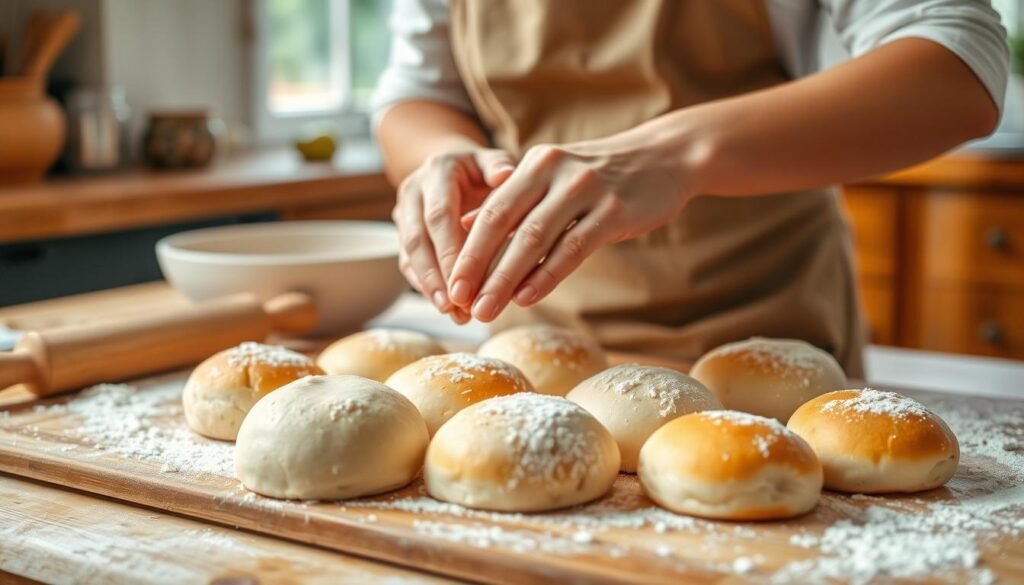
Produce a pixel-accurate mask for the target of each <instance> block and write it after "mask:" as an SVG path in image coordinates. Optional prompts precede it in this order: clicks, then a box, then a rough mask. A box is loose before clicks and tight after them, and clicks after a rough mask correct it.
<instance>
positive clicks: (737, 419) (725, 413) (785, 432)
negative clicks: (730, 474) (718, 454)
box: [700, 410, 795, 460]
mask: <svg viewBox="0 0 1024 585" xmlns="http://www.w3.org/2000/svg"><path fill="white" fill-rule="evenodd" d="M700 414H701V416H703V417H705V418H708V419H711V420H712V421H713V422H714V424H716V425H719V426H720V425H721V424H722V423H723V422H728V423H731V424H734V425H738V426H749V427H758V428H759V429H760V430H761V431H762V432H760V433H758V434H756V435H753V437H752V440H753V442H754V446H755V447H756V448H757V450H758V452H759V453H760V454H761V457H763V458H765V459H768V458H769V457H770V456H771V449H772V445H774V444H775V443H776V442H777V441H779V440H780V439H783V438H793V437H795V435H794V434H793V431H790V430H789V429H787V428H786V427H785V426H783V425H782V423H780V422H779V421H777V420H775V419H774V418H766V417H763V416H757V415H754V414H748V413H746V412H738V411H735V410H705V411H704V412H702V413H700ZM723 455H727V454H726V453H723ZM726 460H727V459H726Z"/></svg>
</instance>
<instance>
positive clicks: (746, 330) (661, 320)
mask: <svg viewBox="0 0 1024 585" xmlns="http://www.w3.org/2000/svg"><path fill="white" fill-rule="evenodd" d="M451 17H452V18H451V23H452V24H451V35H452V44H453V49H454V54H455V58H456V63H457V65H458V67H459V70H460V73H461V75H462V79H463V82H464V83H465V84H466V88H467V91H468V92H469V95H470V97H471V99H472V101H473V104H474V105H475V107H476V110H477V113H478V114H479V116H480V118H481V121H482V122H483V124H484V126H485V127H486V128H487V129H488V130H489V131H490V132H491V135H492V136H493V139H494V142H495V144H496V145H497V146H499V147H501V148H505V149H508V150H509V151H511V152H512V153H513V154H515V155H516V156H519V155H521V154H522V153H523V152H524V151H525V150H526V149H528V148H529V147H530V146H533V145H535V144H540V143H556V144H557V143H565V142H572V141H577V140H585V139H590V138H597V137H601V136H607V135H609V134H613V133H616V132H620V131H623V130H626V129H628V128H631V127H633V126H636V125H637V124H640V123H641V122H644V121H646V120H649V119H651V118H654V117H656V116H658V115H660V114H663V113H665V112H669V111H671V110H675V109H678V108H684V107H687V106H690V105H693V104H697V103H700V102H704V101H708V100H713V99H717V98H723V97H727V96H732V95H737V94H742V93H745V92H749V91H753V90H756V89H759V88H764V87H768V86H771V85H775V84H778V83H782V82H784V81H786V80H787V78H786V76H785V74H784V72H783V70H782V68H781V66H780V63H779V60H778V58H777V55H776V52H775V47H774V43H773V39H772V31H771V28H770V24H769V20H768V15H767V13H766V9H765V7H764V4H763V0H650V1H643V0H452V2H451ZM532 321H546V322H553V323H558V324H562V325H567V326H571V327H576V328H579V329H584V330H587V331H589V332H590V333H592V334H593V335H595V336H596V337H597V338H598V339H599V340H600V341H601V342H602V343H603V344H604V345H605V346H606V347H610V348H614V349H619V350H623V351H631V352H644V353H650V354H655V355H661V356H664V357H668V358H676V359H683V360H688V361H692V360H694V359H696V358H697V357H699V356H700V355H701V354H702V353H704V352H706V351H707V350H709V349H711V348H714V347H716V346H718V345H720V344H722V343H725V342H729V341H736V340H740V339H746V338H747V337H750V336H753V335H762V336H767V337H792V338H798V339H805V340H807V341H809V342H811V343H813V344H815V345H817V346H819V347H822V348H824V349H826V350H828V351H830V352H832V353H833V354H834V355H835V356H836V357H837V358H838V359H839V361H840V362H841V363H842V364H843V366H844V368H845V369H846V372H847V374H848V375H849V376H851V377H861V376H862V375H863V369H862V368H863V366H862V355H861V352H862V329H861V322H860V319H859V313H858V308H857V301H856V292H855V286H854V278H853V271H852V261H851V248H850V242H849V232H848V230H847V228H846V225H845V223H844V220H843V217H842V215H841V214H840V211H839V206H838V202H837V198H836V195H835V193H834V192H832V191H827V190H814V191H806V192H799V193H786V194H779V195H768V196H758V197H710V196H703V197H698V198H696V199H694V200H693V201H692V202H691V203H690V204H688V205H687V206H686V208H685V209H683V211H682V212H681V213H680V214H679V215H678V216H677V217H675V218H672V219H671V220H670V221H669V223H668V225H667V226H665V227H664V228H660V229H658V230H655V231H654V232H652V233H650V234H648V235H646V236H643V237H641V238H637V239H634V240H630V241H627V242H622V243H620V244H614V245H610V246H606V247H605V248H603V249H601V250H600V251H598V252H597V253H595V254H594V255H593V256H592V257H591V258H589V259H588V260H587V261H586V262H584V264H583V265H582V266H581V267H580V268H579V269H578V270H576V272H574V273H573V274H572V275H571V276H570V277H569V278H567V279H566V280H565V281H564V282H563V283H562V284H561V285H559V287H558V288H557V289H556V290H555V291H554V292H553V293H552V294H551V295H550V296H549V297H548V298H546V299H544V300H543V301H542V302H541V303H539V304H538V305H537V306H535V307H533V308H531V309H528V310H524V309H520V308H518V307H514V306H512V307H510V308H509V309H507V310H506V311H505V312H504V313H503V314H502V316H501V317H500V318H499V320H498V321H497V323H496V326H497V327H498V328H503V327H508V326H511V325H515V324H519V323H524V322H532Z"/></svg>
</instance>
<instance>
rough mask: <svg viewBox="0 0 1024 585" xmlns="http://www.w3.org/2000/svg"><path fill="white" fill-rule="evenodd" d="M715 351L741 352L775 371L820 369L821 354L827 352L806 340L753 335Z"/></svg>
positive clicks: (721, 352)
mask: <svg viewBox="0 0 1024 585" xmlns="http://www.w3.org/2000/svg"><path fill="white" fill-rule="evenodd" d="M714 352H715V353H716V354H720V355H735V354H741V355H743V356H744V357H745V359H747V360H750V361H753V362H757V363H758V364H761V365H763V366H765V367H767V368H770V369H772V370H775V371H785V372H791V371H793V370H810V371H817V370H820V369H821V368H822V361H823V360H822V357H823V356H822V355H821V354H823V353H825V352H824V351H822V350H820V349H818V348H817V347H815V346H813V345H811V344H809V343H807V342H805V341H798V340H794V339H768V338H765V337H751V338H750V339H747V340H745V341H737V342H735V343H729V344H726V345H723V346H722V347H720V348H718V349H716V350H714ZM826 355H827V354H826Z"/></svg>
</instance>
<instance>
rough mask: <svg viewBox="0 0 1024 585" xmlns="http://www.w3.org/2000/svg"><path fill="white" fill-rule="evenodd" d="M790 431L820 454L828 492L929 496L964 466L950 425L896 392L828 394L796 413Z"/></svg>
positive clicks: (791, 420) (790, 420) (877, 391)
mask: <svg viewBox="0 0 1024 585" xmlns="http://www.w3.org/2000/svg"><path fill="white" fill-rule="evenodd" d="M789 428H790V430H792V431H793V432H794V433H796V434H798V435H800V436H801V437H803V438H804V439H805V440H806V441H807V442H808V443H810V445H811V447H813V448H814V450H815V452H817V454H818V458H819V459H820V460H821V464H822V466H823V467H824V469H825V487H827V488H829V489H833V490H839V491H843V492H854V493H864V494H874V493H886V492H919V491H923V490H930V489H932V488H937V487H939V486H941V485H942V484H944V483H946V482H947V481H949V478H951V477H953V474H954V473H956V467H957V464H958V463H959V461H960V446H959V444H958V443H957V440H956V435H954V434H953V431H951V430H950V429H949V427H948V426H946V423H945V422H943V420H942V419H941V418H939V417H938V416H937V415H935V414H934V413H933V412H931V411H930V410H928V409H927V408H925V407H924V406H922V405H921V403H919V402H917V401H916V400H912V399H910V398H907V397H905V396H901V395H899V394H896V393H895V392H881V391H879V390H871V389H864V390H840V391H838V392H830V393H829V394H825V395H824V396H819V397H817V398H815V399H814V400H811V401H810V402H808V403H807V404H804V405H803V406H801V407H800V408H799V409H797V411H796V412H795V413H793V417H792V418H790V419H789Z"/></svg>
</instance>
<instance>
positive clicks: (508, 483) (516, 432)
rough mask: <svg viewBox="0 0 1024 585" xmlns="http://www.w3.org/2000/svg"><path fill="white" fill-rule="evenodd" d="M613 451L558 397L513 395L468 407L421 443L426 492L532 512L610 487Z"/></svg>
mask: <svg viewBox="0 0 1024 585" xmlns="http://www.w3.org/2000/svg"><path fill="white" fill-rule="evenodd" d="M618 471H619V448H618V447H617V446H616V445H615V439H613V438H612V436H611V434H609V433H608V431H607V430H606V429H605V428H604V427H603V426H601V423H600V422H598V421H597V419H596V418H594V417H593V416H591V415H590V414H589V413H587V411H585V410H583V408H582V407H581V406H579V405H578V404H576V403H574V402H571V401H569V400H566V399H565V398H561V397H558V396H546V395H543V394H536V393H533V392H521V393H519V394H513V395H511V396H501V397H498V398H492V399H490V400H485V401H483V402H481V403H479V404H474V405H473V406H470V407H469V408H466V409H464V410H462V411H460V412H459V413H458V414H456V415H455V416H454V417H452V419H451V420H450V421H448V422H447V423H445V424H444V426H442V427H441V428H440V430H438V431H437V434H436V435H435V436H434V439H433V440H432V441H431V442H430V446H429V447H428V448H427V460H426V463H425V465H424V468H423V475H424V482H425V485H426V488H427V492H429V493H430V495H431V496H433V497H435V498H437V499H439V500H443V501H446V502H452V503H455V504H460V505H463V506H468V507H470V508H482V509H485V510H500V511H508V512H536V511H542V510H552V509H555V508H563V507H566V506H574V505H576V504H582V503H583V502H587V501H590V500H593V499H595V498H598V497H600V496H602V495H604V494H605V493H606V492H607V491H608V490H609V489H611V486H612V483H613V482H614V481H615V477H616V476H617V475H618Z"/></svg>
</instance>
